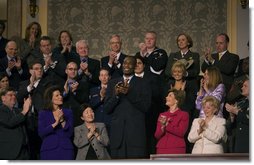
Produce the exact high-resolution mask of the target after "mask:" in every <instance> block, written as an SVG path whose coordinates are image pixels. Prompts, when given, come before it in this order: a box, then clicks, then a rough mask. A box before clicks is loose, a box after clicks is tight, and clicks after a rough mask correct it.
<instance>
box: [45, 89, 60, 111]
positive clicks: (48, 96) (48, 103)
mask: <svg viewBox="0 0 254 165" xmlns="http://www.w3.org/2000/svg"><path fill="white" fill-rule="evenodd" d="M55 91H60V92H61V91H62V90H61V88H60V87H59V86H57V85H55V86H51V87H48V88H47V89H46V90H45V92H44V109H45V110H53V103H52V98H53V93H54V92H55Z"/></svg>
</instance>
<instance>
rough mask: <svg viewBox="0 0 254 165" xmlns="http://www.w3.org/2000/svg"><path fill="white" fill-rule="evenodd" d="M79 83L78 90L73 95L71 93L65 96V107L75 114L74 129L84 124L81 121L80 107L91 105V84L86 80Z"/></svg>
mask: <svg viewBox="0 0 254 165" xmlns="http://www.w3.org/2000/svg"><path fill="white" fill-rule="evenodd" d="M77 82H78V83H79V85H78V88H77V90H76V91H75V92H74V93H73V92H71V91H69V93H68V94H66V95H64V104H63V107H65V108H68V109H71V110H72V113H73V121H74V123H73V124H74V127H76V126H78V125H80V124H82V123H83V122H82V120H81V119H80V105H81V104H83V103H89V83H88V82H87V81H85V80H77Z"/></svg>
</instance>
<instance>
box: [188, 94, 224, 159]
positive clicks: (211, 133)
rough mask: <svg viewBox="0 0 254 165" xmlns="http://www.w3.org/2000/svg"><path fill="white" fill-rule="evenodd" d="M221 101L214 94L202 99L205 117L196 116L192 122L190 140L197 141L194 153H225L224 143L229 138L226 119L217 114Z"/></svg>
mask: <svg viewBox="0 0 254 165" xmlns="http://www.w3.org/2000/svg"><path fill="white" fill-rule="evenodd" d="M219 105H220V103H219V101H218V100H217V99H216V98H215V97H214V96H206V97H205V98H204V99H203V100H202V106H203V109H204V112H205V118H196V119H194V121H193V122H192V126H191V130H190V133H189V135H188V140H189V141H190V142H191V143H195V144H194V147H193V149H192V154H219V153H224V151H223V145H222V144H223V143H224V142H225V141H226V139H227V134H226V127H225V124H226V120H225V119H224V118H220V117H217V116H216V113H217V112H218V109H219Z"/></svg>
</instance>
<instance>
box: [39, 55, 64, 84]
mask: <svg viewBox="0 0 254 165" xmlns="http://www.w3.org/2000/svg"><path fill="white" fill-rule="evenodd" d="M51 58H52V61H53V62H54V61H57V64H56V66H55V68H54V69H53V68H51V67H50V68H49V69H48V70H47V71H46V72H44V77H47V78H49V79H53V80H54V81H56V82H57V83H58V85H59V86H61V87H63V86H64V83H65V78H66V73H65V68H66V63H65V59H64V57H63V56H62V55H61V54H56V53H53V54H52V57H51ZM38 60H40V62H41V64H42V66H44V65H45V62H44V59H43V55H42V54H41V55H40V57H39V58H38Z"/></svg>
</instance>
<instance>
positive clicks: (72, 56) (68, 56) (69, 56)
mask: <svg viewBox="0 0 254 165" xmlns="http://www.w3.org/2000/svg"><path fill="white" fill-rule="evenodd" d="M62 50H63V47H62V46H57V47H55V48H54V49H53V54H59V55H60V56H63V57H64V59H65V62H66V64H68V63H69V62H71V61H74V62H75V61H76V58H78V57H79V55H78V54H77V52H76V47H75V46H72V47H71V52H68V51H66V52H64V53H63V54H61V51H62Z"/></svg>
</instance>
